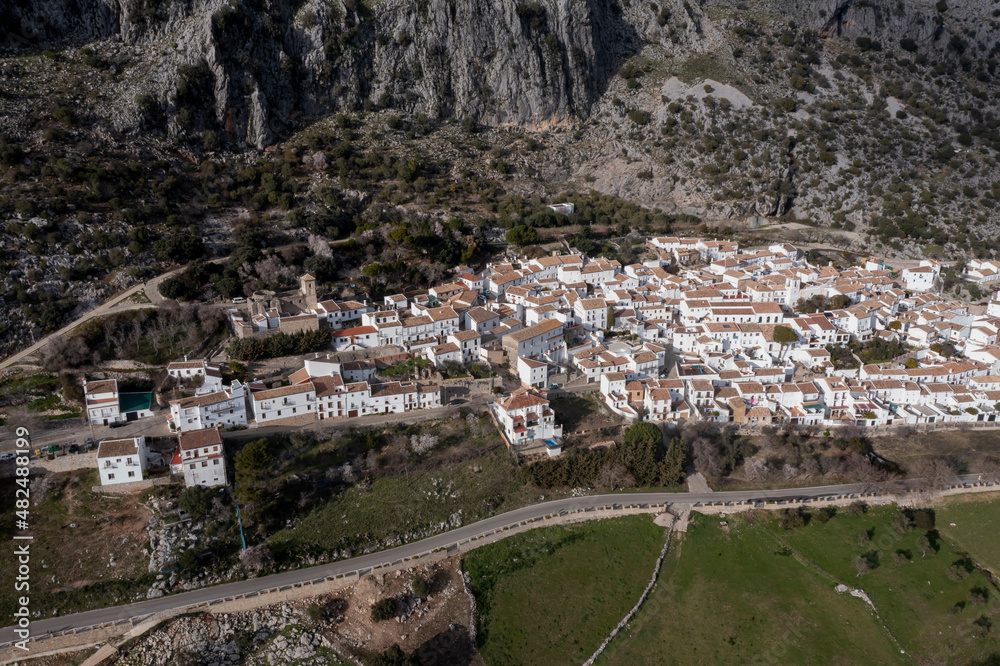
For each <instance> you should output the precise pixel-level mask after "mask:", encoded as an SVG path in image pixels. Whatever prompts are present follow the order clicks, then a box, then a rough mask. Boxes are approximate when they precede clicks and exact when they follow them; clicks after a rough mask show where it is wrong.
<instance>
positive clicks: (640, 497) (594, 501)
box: [0, 474, 978, 643]
mask: <svg viewBox="0 0 1000 666" xmlns="http://www.w3.org/2000/svg"><path fill="white" fill-rule="evenodd" d="M977 481H978V477H977V476H976V475H974V474H968V475H964V476H960V477H958V479H957V481H956V483H957V484H959V485H964V484H974V483H976V482H977ZM872 490H873V487H872V486H871V484H863V483H854V484H844V485H836V486H814V487H811V488H782V489H775V490H738V491H727V492H713V493H623V494H617V495H591V496H587V497H572V498H567V499H560V500H553V501H549V502H541V503H538V504H532V505H530V506H526V507H522V508H520V509H515V510H513V511H508V512H507V513H502V514H500V515H497V516H493V517H491V518H486V519H485V520H481V521H479V522H476V523H471V524H469V525H464V526H462V527H459V528H456V529H453V530H450V531H448V532H443V533H441V534H436V535H434V536H431V537H428V538H426V539H422V540H420V541H414V542H412V543H408V544H405V545H402V546H398V547H396V548H392V549H390V550H384V551H381V552H377V553H370V554H368V555H362V556H359V557H354V558H351V559H347V560H341V561H338V562H332V563H329V564H323V565H319V566H313V567H306V568H302V569H296V570H294V571H285V572H282V573H278V574H273V575H271V576H264V577H261V578H251V579H248V580H242V581H237V582H234V583H226V584H224V585H217V586H214V587H206V588H201V589H198V590H192V591H190V592H182V593H180V594H172V595H168V596H164V597H160V598H158V599H150V600H147V601H139V602H136V603H132V604H127V605H123V606H112V607H109V608H99V609H96V610H92V611H86V612H83V613H74V614H72V615H66V616H63V617H54V618H47V619H44V620H37V621H34V622H32V623H31V633H32V635H33V636H41V635H43V634H47V633H54V632H60V631H67V630H72V629H80V628H83V627H90V626H94V625H97V624H102V623H106V622H116V621H119V620H129V619H133V618H140V617H147V616H149V615H151V614H154V613H160V612H163V611H169V610H174V609H179V608H186V607H189V606H194V605H200V604H205V603H209V602H212V601H218V600H221V599H226V598H228V597H233V596H237V595H246V594H251V593H258V592H261V591H263V590H269V589H273V588H277V587H284V586H287V585H294V584H296V583H304V582H310V581H315V580H319V579H323V578H326V577H331V576H339V575H341V574H349V573H354V572H358V571H362V572H364V571H366V570H368V569H372V568H374V567H377V566H383V565H389V564H392V563H394V562H398V561H400V560H402V559H405V558H412V557H416V556H418V555H423V554H426V553H428V552H431V551H434V550H438V549H442V548H444V549H450V548H452V547H454V546H456V545H457V544H458V543H460V542H465V541H467V540H469V539H472V538H474V537H480V536H484V535H487V534H490V533H493V532H495V531H497V530H502V529H503V528H504V527H508V526H514V525H517V524H518V523H521V522H523V521H527V520H538V519H542V518H544V517H545V516H552V515H557V514H561V513H569V512H576V511H586V510H593V509H596V508H600V507H606V506H619V507H620V506H626V505H627V506H633V505H663V504H694V503H699V502H703V503H709V502H712V503H719V502H723V503H729V502H746V501H757V502H765V501H769V500H797V499H816V498H827V497H833V496H838V495H854V494H865V493H870V492H872ZM11 640H14V628H13V627H5V628H3V629H0V643H7V642H8V641H11Z"/></svg>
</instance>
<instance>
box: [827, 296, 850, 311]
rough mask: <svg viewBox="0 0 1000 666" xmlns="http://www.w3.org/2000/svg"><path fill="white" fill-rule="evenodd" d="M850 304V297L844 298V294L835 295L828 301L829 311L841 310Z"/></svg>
mask: <svg viewBox="0 0 1000 666" xmlns="http://www.w3.org/2000/svg"><path fill="white" fill-rule="evenodd" d="M850 304H851V298H850V296H845V295H844V294H837V295H836V296H834V297H833V298H831V299H830V309H831V310H842V309H844V308H846V307H848V306H849V305H850Z"/></svg>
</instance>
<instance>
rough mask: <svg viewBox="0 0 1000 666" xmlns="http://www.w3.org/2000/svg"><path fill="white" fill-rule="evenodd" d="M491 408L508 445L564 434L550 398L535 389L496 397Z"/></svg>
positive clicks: (552, 437) (520, 390) (521, 390)
mask: <svg viewBox="0 0 1000 666" xmlns="http://www.w3.org/2000/svg"><path fill="white" fill-rule="evenodd" d="M490 409H491V410H492V411H493V416H494V418H496V421H497V423H498V424H499V425H500V429H501V431H502V433H503V436H504V438H505V439H506V440H507V445H508V446H514V445H518V444H524V443H527V442H531V441H533V440H536V439H540V440H545V439H554V438H556V437H562V426H561V425H558V424H556V422H555V413H554V412H553V411H552V409H551V407H550V406H549V401H548V398H546V397H545V396H543V395H542V394H541V393H539V392H538V391H536V390H534V389H524V388H522V389H518V390H516V391H514V392H513V393H512V394H511V395H510V396H508V397H506V398H497V400H496V402H493V403H491V404H490Z"/></svg>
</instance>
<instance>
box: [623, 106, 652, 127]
mask: <svg viewBox="0 0 1000 666" xmlns="http://www.w3.org/2000/svg"><path fill="white" fill-rule="evenodd" d="M628 117H629V120H631V121H632V122H633V123H635V124H636V125H639V126H642V125H647V124H649V111H641V110H639V109H632V110H631V111H629V112H628Z"/></svg>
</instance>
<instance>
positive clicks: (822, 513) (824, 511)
mask: <svg viewBox="0 0 1000 666" xmlns="http://www.w3.org/2000/svg"><path fill="white" fill-rule="evenodd" d="M836 515H837V508H836V507H833V506H824V507H823V508H821V509H820V510H819V511H817V512H816V522H818V523H820V524H823V523H825V522H827V521H829V520H830V519H831V518H833V517H834V516H836Z"/></svg>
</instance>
